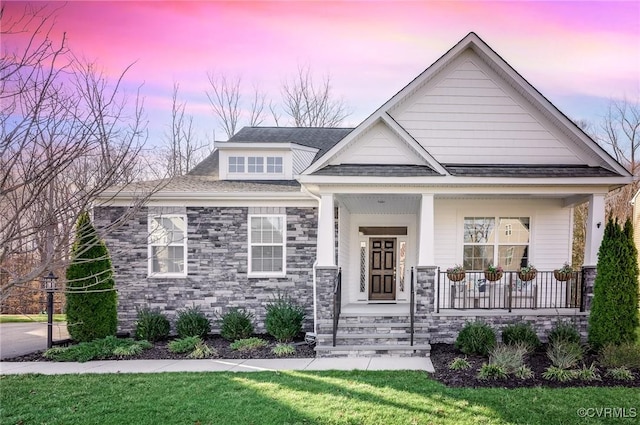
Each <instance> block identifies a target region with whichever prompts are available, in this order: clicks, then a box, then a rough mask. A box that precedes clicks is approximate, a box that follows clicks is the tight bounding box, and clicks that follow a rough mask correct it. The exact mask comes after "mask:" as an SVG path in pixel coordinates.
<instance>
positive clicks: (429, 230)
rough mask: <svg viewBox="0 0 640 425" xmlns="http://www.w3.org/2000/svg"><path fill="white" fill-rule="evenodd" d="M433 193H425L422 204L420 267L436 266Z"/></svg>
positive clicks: (419, 247)
mask: <svg viewBox="0 0 640 425" xmlns="http://www.w3.org/2000/svg"><path fill="white" fill-rule="evenodd" d="M433 207H434V204H433V193H423V194H422V202H421V204H420V223H419V227H420V234H419V239H418V249H419V252H418V267H420V266H434V265H435V247H434V237H435V230H434V229H435V225H434V218H433V216H434V213H433Z"/></svg>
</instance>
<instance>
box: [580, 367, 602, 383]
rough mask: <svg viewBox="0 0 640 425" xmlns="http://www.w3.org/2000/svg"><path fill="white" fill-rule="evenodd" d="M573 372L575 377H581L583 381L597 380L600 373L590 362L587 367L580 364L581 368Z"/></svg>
mask: <svg viewBox="0 0 640 425" xmlns="http://www.w3.org/2000/svg"><path fill="white" fill-rule="evenodd" d="M575 373H576V378H578V379H582V380H583V381H599V380H600V379H601V378H600V373H599V372H598V369H597V368H596V365H595V364H593V363H591V366H589V367H587V366H585V365H582V369H578V370H576V371H575Z"/></svg>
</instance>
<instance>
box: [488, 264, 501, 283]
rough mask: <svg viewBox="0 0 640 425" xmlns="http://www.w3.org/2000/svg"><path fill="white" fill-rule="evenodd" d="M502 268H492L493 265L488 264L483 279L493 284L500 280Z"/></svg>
mask: <svg viewBox="0 0 640 425" xmlns="http://www.w3.org/2000/svg"><path fill="white" fill-rule="evenodd" d="M502 273H503V270H502V267H501V266H494V265H493V264H489V266H488V267H487V269H486V270H485V271H484V277H485V279H487V280H488V281H489V282H495V281H496V280H500V278H502Z"/></svg>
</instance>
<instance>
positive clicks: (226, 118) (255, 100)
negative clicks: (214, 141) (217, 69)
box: [206, 72, 266, 138]
mask: <svg viewBox="0 0 640 425" xmlns="http://www.w3.org/2000/svg"><path fill="white" fill-rule="evenodd" d="M207 78H208V80H209V84H210V86H211V91H207V92H206V94H207V98H208V99H209V103H210V104H211V108H212V109H213V113H214V115H215V116H216V117H217V118H218V121H219V122H220V125H221V126H222V129H223V130H224V132H225V134H226V135H227V138H231V137H232V136H233V135H234V134H236V132H237V131H238V130H239V127H238V126H239V125H240V123H241V122H246V123H247V124H248V125H250V126H257V125H260V124H262V123H263V122H264V119H265V110H264V109H265V106H266V95H265V94H264V93H263V92H261V91H260V89H259V88H258V86H257V85H254V86H253V91H252V92H251V94H250V95H249V97H250V100H249V101H246V100H245V98H246V97H245V96H244V95H243V92H242V79H241V78H240V77H238V76H236V77H227V76H226V75H224V74H219V73H214V72H209V73H207Z"/></svg>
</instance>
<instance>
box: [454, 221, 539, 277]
mask: <svg viewBox="0 0 640 425" xmlns="http://www.w3.org/2000/svg"><path fill="white" fill-rule="evenodd" d="M530 235H531V229H530V219H529V217H465V219H464V247H463V266H464V268H465V269H467V270H484V269H486V268H487V266H488V265H489V264H495V265H501V266H502V267H503V268H504V269H505V270H518V269H519V268H520V267H522V266H526V265H527V264H528V263H529V239H530Z"/></svg>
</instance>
